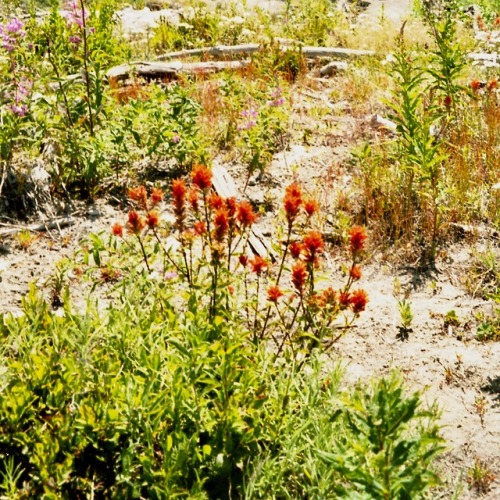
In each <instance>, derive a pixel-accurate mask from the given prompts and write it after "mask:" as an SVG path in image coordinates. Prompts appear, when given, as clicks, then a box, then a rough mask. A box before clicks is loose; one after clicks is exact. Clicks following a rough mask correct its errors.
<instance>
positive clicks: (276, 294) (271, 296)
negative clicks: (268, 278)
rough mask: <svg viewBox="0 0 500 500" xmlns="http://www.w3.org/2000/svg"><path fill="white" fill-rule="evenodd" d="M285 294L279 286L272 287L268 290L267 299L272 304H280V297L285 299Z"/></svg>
mask: <svg viewBox="0 0 500 500" xmlns="http://www.w3.org/2000/svg"><path fill="white" fill-rule="evenodd" d="M283 295H284V294H283V292H282V291H281V290H280V289H279V287H277V286H270V287H269V288H268V289H267V299H268V300H270V301H271V302H274V303H276V302H278V299H279V298H280V297H283Z"/></svg>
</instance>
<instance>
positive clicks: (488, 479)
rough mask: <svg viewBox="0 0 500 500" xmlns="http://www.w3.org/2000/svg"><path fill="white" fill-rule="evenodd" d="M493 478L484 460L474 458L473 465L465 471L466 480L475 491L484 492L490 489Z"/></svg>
mask: <svg viewBox="0 0 500 500" xmlns="http://www.w3.org/2000/svg"><path fill="white" fill-rule="evenodd" d="M494 480H495V475H494V474H493V473H492V472H491V469H490V467H489V466H488V464H487V463H486V462H484V461H483V460H481V459H479V458H477V457H476V458H475V460H474V465H473V466H472V467H469V469H468V471H467V482H468V483H469V485H470V487H471V488H473V489H475V490H476V491H477V492H479V493H481V494H484V493H487V492H488V491H489V490H490V487H491V483H492V482H493V481H494Z"/></svg>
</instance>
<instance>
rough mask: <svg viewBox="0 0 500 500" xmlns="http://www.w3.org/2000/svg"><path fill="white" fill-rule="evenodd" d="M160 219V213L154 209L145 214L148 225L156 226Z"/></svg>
mask: <svg viewBox="0 0 500 500" xmlns="http://www.w3.org/2000/svg"><path fill="white" fill-rule="evenodd" d="M159 221H160V214H159V213H158V212H157V211H156V210H151V211H149V212H148V214H147V215H146V224H147V225H148V226H149V227H150V228H153V227H156V226H157V225H158V222H159Z"/></svg>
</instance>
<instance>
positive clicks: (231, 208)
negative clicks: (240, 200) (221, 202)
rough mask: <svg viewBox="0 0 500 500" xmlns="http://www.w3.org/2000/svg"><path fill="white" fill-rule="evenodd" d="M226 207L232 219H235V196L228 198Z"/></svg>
mask: <svg viewBox="0 0 500 500" xmlns="http://www.w3.org/2000/svg"><path fill="white" fill-rule="evenodd" d="M225 201H226V209H227V213H228V214H229V218H230V219H234V216H235V215H236V198H234V197H233V196H232V197H231V198H226V200H225Z"/></svg>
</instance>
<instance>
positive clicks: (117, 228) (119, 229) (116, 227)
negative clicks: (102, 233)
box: [111, 222, 123, 236]
mask: <svg viewBox="0 0 500 500" xmlns="http://www.w3.org/2000/svg"><path fill="white" fill-rule="evenodd" d="M111 231H112V232H113V234H114V235H115V236H123V226H122V225H121V224H120V223H119V222H115V223H114V224H113V226H112V227H111Z"/></svg>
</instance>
